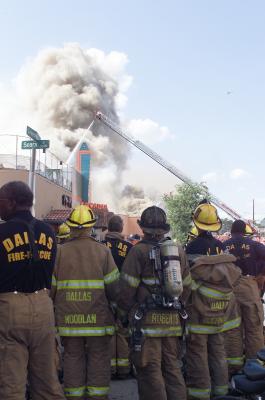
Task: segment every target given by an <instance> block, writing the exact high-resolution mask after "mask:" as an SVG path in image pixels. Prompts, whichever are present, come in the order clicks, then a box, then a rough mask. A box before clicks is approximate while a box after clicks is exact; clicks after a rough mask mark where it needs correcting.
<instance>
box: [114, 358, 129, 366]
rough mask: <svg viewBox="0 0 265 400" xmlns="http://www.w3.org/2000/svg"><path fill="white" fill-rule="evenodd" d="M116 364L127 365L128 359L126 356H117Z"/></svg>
mask: <svg viewBox="0 0 265 400" xmlns="http://www.w3.org/2000/svg"><path fill="white" fill-rule="evenodd" d="M117 365H118V367H129V365H130V364H129V360H128V358H117Z"/></svg>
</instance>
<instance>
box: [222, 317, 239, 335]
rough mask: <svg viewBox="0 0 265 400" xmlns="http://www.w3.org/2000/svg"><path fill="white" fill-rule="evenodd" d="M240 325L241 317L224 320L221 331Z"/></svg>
mask: <svg viewBox="0 0 265 400" xmlns="http://www.w3.org/2000/svg"><path fill="white" fill-rule="evenodd" d="M240 325H241V317H238V318H236V319H232V320H231V321H226V322H225V323H224V327H223V332H225V331H229V330H230V329H234V328H237V327H239V326H240Z"/></svg>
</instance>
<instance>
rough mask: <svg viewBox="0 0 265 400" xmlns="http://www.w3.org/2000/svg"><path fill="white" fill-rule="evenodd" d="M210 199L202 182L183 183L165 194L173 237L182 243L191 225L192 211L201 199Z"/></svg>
mask: <svg viewBox="0 0 265 400" xmlns="http://www.w3.org/2000/svg"><path fill="white" fill-rule="evenodd" d="M205 198H206V199H208V200H210V194H209V192H208V188H207V187H206V186H204V185H203V184H197V183H194V184H192V185H188V184H186V183H183V184H181V185H178V186H176V191H175V192H174V193H170V194H166V195H165V196H164V201H165V204H166V209H167V216H168V220H169V223H170V225H171V233H172V236H173V238H175V239H177V241H178V242H180V243H182V244H184V243H185V242H186V240H187V236H188V233H189V231H190V229H191V227H192V213H193V211H194V210H195V208H196V207H197V206H198V204H199V202H200V201H201V200H203V199H205Z"/></svg>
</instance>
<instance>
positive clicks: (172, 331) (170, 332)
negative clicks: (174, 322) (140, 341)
mask: <svg viewBox="0 0 265 400" xmlns="http://www.w3.org/2000/svg"><path fill="white" fill-rule="evenodd" d="M142 331H143V333H144V335H145V336H149V337H160V336H161V337H163V336H181V335H182V328H181V327H180V326H172V327H169V328H149V327H147V328H143V329H142Z"/></svg>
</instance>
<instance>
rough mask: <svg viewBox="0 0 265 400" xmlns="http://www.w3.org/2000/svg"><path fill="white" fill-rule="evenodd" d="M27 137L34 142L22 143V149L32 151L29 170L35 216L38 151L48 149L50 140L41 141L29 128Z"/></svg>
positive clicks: (36, 133) (35, 132) (25, 141)
mask: <svg viewBox="0 0 265 400" xmlns="http://www.w3.org/2000/svg"><path fill="white" fill-rule="evenodd" d="M27 135H28V136H29V137H30V138H31V139H32V140H24V141H23V142H22V146H21V147H22V149H24V150H26V149H31V150H32V152H31V159H30V170H29V187H30V188H31V190H32V193H33V207H32V213H33V215H34V214H35V207H34V203H35V166H36V149H48V148H49V147H50V141H49V140H41V137H40V135H39V134H38V132H37V131H34V129H32V128H30V127H29V126H27Z"/></svg>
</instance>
